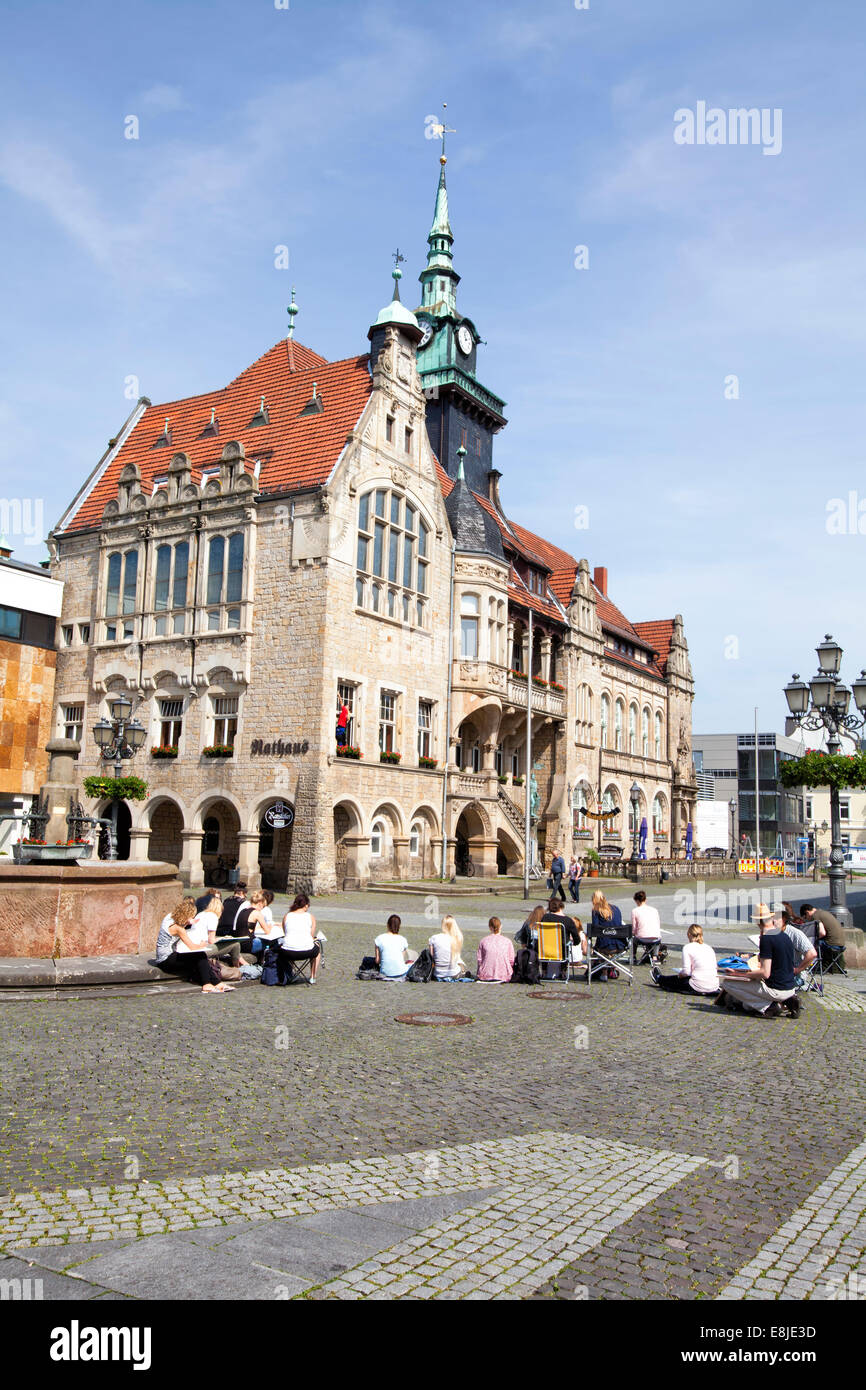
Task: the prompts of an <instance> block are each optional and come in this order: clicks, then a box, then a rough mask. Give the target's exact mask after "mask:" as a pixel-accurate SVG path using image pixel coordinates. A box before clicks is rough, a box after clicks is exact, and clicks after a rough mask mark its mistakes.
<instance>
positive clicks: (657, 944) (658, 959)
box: [632, 937, 668, 965]
mask: <svg viewBox="0 0 866 1390" xmlns="http://www.w3.org/2000/svg"><path fill="white" fill-rule="evenodd" d="M632 945H633V950H634V953H635V962H634V963H635V965H664V963H665V961H666V960H667V958H668V948H667V946H663V945H662V940H661V937H659V938H658V939H657V940H655V941H638V940H637V939H636V938H633V939H632ZM638 946H640V947H641V949H642V950H643V955H642V956H641V958H640V960H638V959H637V948H638Z"/></svg>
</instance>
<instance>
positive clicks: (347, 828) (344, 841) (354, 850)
mask: <svg viewBox="0 0 866 1390" xmlns="http://www.w3.org/2000/svg"><path fill="white" fill-rule="evenodd" d="M332 815H333V823H334V869H335V875H336V881H337V887H338V888H341V889H346V888H349V889H351V888H360V887H361V885H362V883H363V882H365V881H366V878H367V874H368V860H369V849H370V841H369V838H368V837H366V836H365V834H364V813H363V811H362V810H361V807H360V806H359V805H358V803H357V801H355V800H354V799H353V798H352V797H350V796H342V797H340V798H339V799H338V800H337V801H335V802H334V806H333V811H332Z"/></svg>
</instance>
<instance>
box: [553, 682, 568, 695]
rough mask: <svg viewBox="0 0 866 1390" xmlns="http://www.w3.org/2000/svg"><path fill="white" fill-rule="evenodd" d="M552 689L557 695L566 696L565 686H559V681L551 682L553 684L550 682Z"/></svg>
mask: <svg viewBox="0 0 866 1390" xmlns="http://www.w3.org/2000/svg"><path fill="white" fill-rule="evenodd" d="M550 688H551V690H555V691H556V693H557V695H564V694H565V686H564V685H560V684H559V681H551V682H550Z"/></svg>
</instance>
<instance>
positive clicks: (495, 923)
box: [476, 917, 514, 985]
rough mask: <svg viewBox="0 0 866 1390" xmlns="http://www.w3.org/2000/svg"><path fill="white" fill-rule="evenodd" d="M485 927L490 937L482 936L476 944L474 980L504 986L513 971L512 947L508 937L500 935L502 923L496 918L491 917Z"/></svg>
mask: <svg viewBox="0 0 866 1390" xmlns="http://www.w3.org/2000/svg"><path fill="white" fill-rule="evenodd" d="M487 925H488V927H489V928H490V935H489V936H482V938H481V940H480V941H479V943H478V952H477V960H478V974H477V975H476V979H478V980H483V981H485V982H486V983H487V984H496V985H504V984H507V983H508V981H509V980H510V979H511V972H512V971H513V969H514V947H513V946H512V944H511V942H510V941H509V940H508V937H507V936H503V935H502V923H501V922H500V920H499V918H498V917H491V918H490V921H489V922H488V923H487Z"/></svg>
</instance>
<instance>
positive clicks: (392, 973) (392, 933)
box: [373, 912, 415, 980]
mask: <svg viewBox="0 0 866 1390" xmlns="http://www.w3.org/2000/svg"><path fill="white" fill-rule="evenodd" d="M401 926H402V922H401V921H400V918H399V917H398V916H397V914H396V912H392V913H391V916H390V917H389V918H388V922H387V927H388V930H387V931H386V932H382V934H381V936H377V937H376V940H375V941H374V942H373V949H374V950H375V952H376V967H377V969H378V971H379V974H380V975H382V976H384V978H385V979H386V980H405V978H406V971H407V970H408V969H409V966H410V965H411V963H412V961H413V960H414V959H415V957H414V954H413V952H412V951H410V950H409V942H408V941H407V940H406V938H405V936H401V935H400V927H401Z"/></svg>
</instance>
